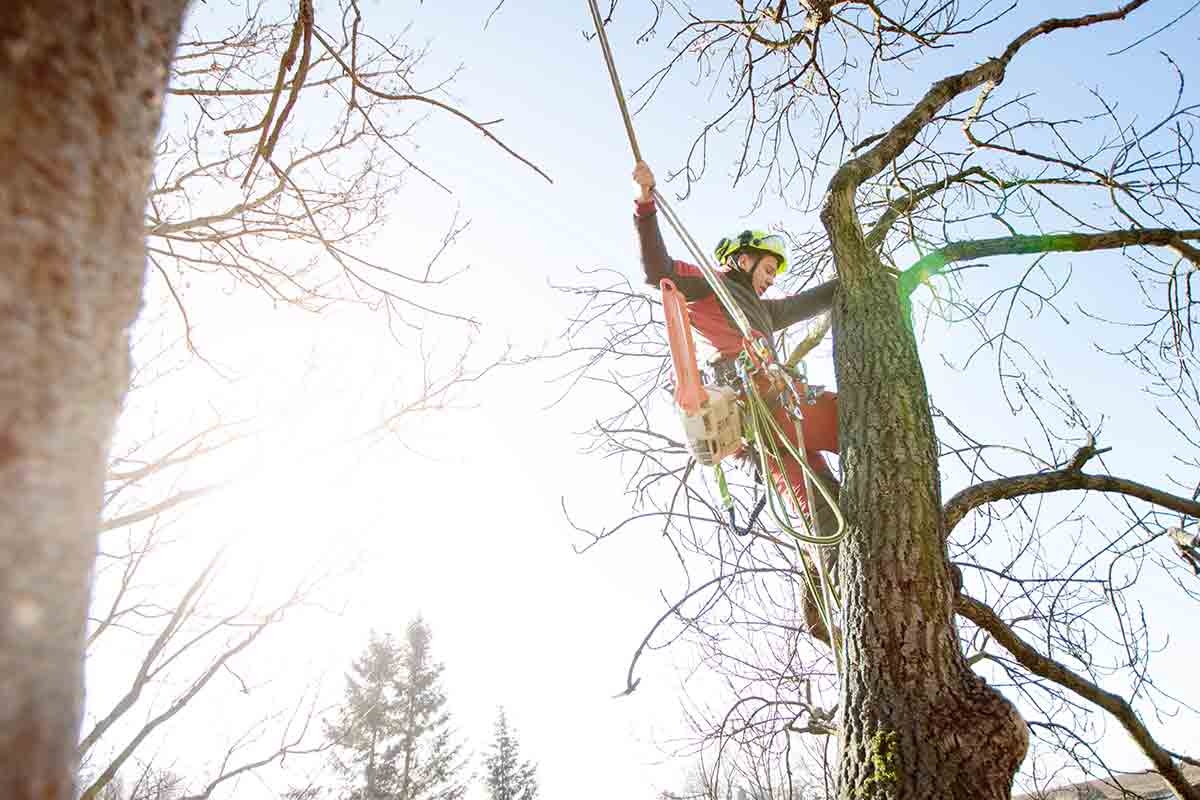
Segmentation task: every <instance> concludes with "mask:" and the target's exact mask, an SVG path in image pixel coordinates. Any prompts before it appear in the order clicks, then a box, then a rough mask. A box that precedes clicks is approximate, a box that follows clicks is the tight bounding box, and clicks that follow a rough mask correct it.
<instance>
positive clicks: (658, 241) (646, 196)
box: [633, 161, 839, 530]
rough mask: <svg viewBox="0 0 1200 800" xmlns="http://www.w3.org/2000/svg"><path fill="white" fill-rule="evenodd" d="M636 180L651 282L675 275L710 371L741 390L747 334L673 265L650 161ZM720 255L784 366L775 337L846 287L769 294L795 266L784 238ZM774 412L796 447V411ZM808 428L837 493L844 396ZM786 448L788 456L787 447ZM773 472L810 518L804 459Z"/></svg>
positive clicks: (826, 397)
mask: <svg viewBox="0 0 1200 800" xmlns="http://www.w3.org/2000/svg"><path fill="white" fill-rule="evenodd" d="M633 180H634V182H635V183H636V184H637V186H638V189H639V193H638V196H637V199H636V203H635V209H636V210H635V215H634V221H635V224H636V226H637V232H638V239H639V242H640V245H641V257H642V267H643V268H644V270H645V273H646V282H647V283H649V284H650V285H652V286H656V287H657V286H658V285H659V281H661V280H662V279H663V278H669V279H670V280H671V281H672V282H673V283H674V284H675V286H676V288H678V289H679V291H680V292H682V293H683V295H684V296H685V297H686V299H687V302H688V311H689V316H690V319H691V324H692V327H693V328H694V329H695V331H696V332H697V333H698V334H699V335H700V337H701V338H702V339H703V340H704V342H706V343H707V344H708V345H709V346H711V348H712V350H713V351H715V352H714V354H713V355H712V356H711V358H710V360H709V363H708V373H709V375H710V376H711V378H712V381H713V382H714V383H716V384H721V385H736V384H737V383H738V381H739V377H738V373H737V370H736V366H735V359H736V358H737V357H738V355H739V354H740V353H741V352H742V348H743V346H744V340H743V337H742V334H741V333H740V332H739V331H738V328H737V326H736V325H735V324H734V323H733V321H732V320H731V319H730V317H729V315H728V313H727V312H726V311H725V309H724V308H723V307H722V305H721V303H720V302H719V300H718V299H717V297H716V295H715V294H714V293H713V290H712V288H711V286H709V284H708V282H707V281H706V280H705V278H704V277H703V275H702V273H701V271H700V269H699V268H698V267H697V266H695V265H693V264H688V263H686V262H684V261H676V260H673V259H672V258H671V257H670V256H669V255H667V249H666V246H665V245H664V244H663V238H662V233H661V232H660V231H659V227H658V218H657V213H656V208H655V202H654V195H653V190H654V174H653V173H652V172H651V170H650V167H649V166H647V165H646V163H645V162H644V161H639V162H638V163H637V166H636V167H635V168H634V172H633ZM716 257H717V261H718V262H720V265H721V266H723V267H724V268H725V270H724V271H723V272H722V273H720V278H721V279H722V280H723V281H724V283H725V285H726V287H727V288H728V290H729V294H730V295H731V296H732V298H733V300H734V301H735V302H736V303H737V304H738V306H739V307H740V308H741V309H742V311H743V313H744V314H745V316H746V319H747V320H748V321H749V323H750V326H751V328H752V330H753V332H754V333H755V335H757V336H761V337H762V338H763V339H764V340H765V342H766V343H767V345H768V346H769V348H770V349H771V351H772V352H773V353H775V357H776V361H777V362H778V363H783V361H784V360H783V359H781V358H779V357H778V353H777V352H775V336H774V334H775V332H776V331H782V330H784V329H785V328H787V327H789V326H791V325H793V324H795V323H797V322H800V321H802V320H806V319H810V318H812V317H816V316H819V315H820V314H823V313H825V312H828V311H829V310H830V306H831V304H832V302H833V296H834V292H835V291H836V290H837V286H838V282H837V281H836V280H832V281H829V282H827V283H823V284H821V285H820V286H818V287H816V288H815V289H809V290H807V291H803V292H799V293H797V294H794V295H791V296H790V297H784V298H780V299H772V298H765V297H763V296H762V295H763V293H764V292H766V291H767V289H769V288H770V287H771V285H772V284H773V283H774V282H775V279H776V277H778V276H779V275H781V274H782V273H783V272H784V270H786V269H787V250H786V247H785V245H784V241H783V238H782V237H781V236H777V235H770V234H767V233H764V232H761V231H744V232H742V233H741V234H739V235H737V236H734V237H730V238H725V239H722V240H721V242H720V243H719V244H718V245H717V248H716ZM760 380H761V381H763V383H761V384H760V390H762V392H763V393H764V394H766V395H768V396H771V395H772V394H773V395H775V396H778V391H777V389H778V387H770V386H768V385H766V383H765V381H766V379H765V378H762V379H760ZM772 388H775V389H776V391H774V392H772V391H771V390H772ZM772 413H773V415H774V417H775V420H776V421H777V422H778V423H779V427H780V429H781V430H782V431H783V432H784V433H785V435H787V436H788V437H789V439H790V442H791V444H792V445H793V446H795V444H796V441H797V439H796V431H795V420H794V419H793V417H792V416H791V414H790V413H789V412H788V409H787V408H786V407H785V406H784V405H783V404H782V403H775V404H773V408H772ZM801 430H802V432H803V438H804V446H805V457H806V458H807V460H808V464H809V466H810V467H811V468H812V469H813V471H814V472H816V473H817V475H818V476H820V477H821V478H822V479H823V480H825V481H826V482H827V484H828V485H830V486H833V487H835V488H836V481H835V480H834V478H833V475H832V473H831V471H830V468H829V465H828V463H827V462H826V461H825V458H824V456H823V455H821V451H826V452H831V453H837V452H839V450H838V428H837V395H836V394H834V393H833V392H828V391H820V392H818V393H816V395H815V397H813V398H812V402H811V403H810V404H806V405H805V406H804V409H803V418H802V423H801ZM780 449H781V450H782V451H783V452H785V453H786V448H782V447H781V448H780ZM771 472H772V474H771V476H770V478H771V480H772V481H773V482H774V484H775V486H776V489H777V491H778V492H779V493H780V494H781V495H782V496H785V497H787V496H792V494H793V493H794V496H795V497H796V498H797V499H798V500H799V502H800V506H801V508H800V511H801V512H802V513H804V514H807V513H808V511H809V509H808V498H807V496H806V493H805V491H804V473H803V471H802V469H801V466H800V465H799V464H798V463H797V462H796V460H795V459H794V458H791V457H790V456H786V455H785V457H784V458H782V459H781V462H774V461H773V462H771ZM817 495H818V503H817V509H818V514H819V516H820V517H821V525H822V527H824V528H826V529H827V530H832V529H833V528H832V527H831V526H833V525H834V523H833V522H832V520H828V519H827V518H828V517H830V516H831V514H830V513H829V509H828V508H827V507H826V505H825V503H824V502H823V499H822V498H820V492H819V491H818V492H817Z"/></svg>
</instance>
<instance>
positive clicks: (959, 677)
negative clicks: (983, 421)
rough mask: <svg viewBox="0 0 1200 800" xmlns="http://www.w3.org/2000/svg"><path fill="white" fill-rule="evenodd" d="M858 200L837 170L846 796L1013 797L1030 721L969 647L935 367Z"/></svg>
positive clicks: (842, 786)
mask: <svg viewBox="0 0 1200 800" xmlns="http://www.w3.org/2000/svg"><path fill="white" fill-rule="evenodd" d="M853 200H854V189H853V185H852V184H849V185H847V184H840V185H839V183H838V182H837V181H836V180H835V183H834V184H833V186H832V188H831V191H830V194H829V196H828V197H827V199H826V205H825V208H824V209H823V213H822V222H823V223H824V225H825V228H826V230H827V231H828V233H829V236H830V241H831V244H832V248H833V253H834V259H835V262H836V264H837V269H838V275H839V277H840V278H841V280H842V289H841V292H840V294H839V297H838V299H837V301H836V303H835V306H834V340H835V341H836V342H837V348H836V369H837V381H838V390H839V397H840V418H839V425H840V426H841V430H840V441H841V450H842V466H843V486H842V494H841V505H842V510H843V512H844V513H845V515H846V518H847V524H848V531H847V535H846V538H845V540H844V541H843V542H842V545H841V554H840V555H841V558H840V564H839V568H840V571H841V586H842V619H843V620H844V622H843V624H844V626H845V631H844V658H843V663H844V664H845V668H844V673H843V676H842V696H841V703H840V705H839V714H840V728H841V732H842V739H841V744H842V752H841V757H840V762H839V771H838V779H839V783H838V785H839V796H840V797H841V798H843V800H863V798H904V799H905V800H910V799H911V798H961V797H973V798H984V799H985V800H1007V798H1008V797H1009V795H1010V793H1011V789H1012V778H1013V775H1014V773H1015V772H1016V770H1017V768H1018V767H1019V766H1020V763H1021V760H1022V759H1023V758H1024V755H1025V750H1026V747H1027V745H1028V731H1027V728H1026V726H1025V724H1024V722H1023V721H1022V720H1021V718H1020V716H1019V714H1018V713H1017V711H1016V709H1015V708H1014V707H1013V706H1012V704H1011V703H1009V702H1008V701H1007V700H1006V699H1004V697H1003V696H1001V695H1000V694H999V693H998V692H996V691H995V690H993V689H992V688H991V687H989V686H988V685H987V684H986V683H985V682H984V681H983V680H982V679H981V678H979V677H978V676H977V675H975V674H974V673H973V672H972V671H971V670H970V668H969V667H968V666H967V664H966V662H965V661H964V659H963V657H962V652H961V650H960V648H959V643H958V636H957V632H956V629H955V623H954V607H953V603H954V587H953V581H952V578H951V574H950V570H949V566H948V562H947V556H946V549H945V542H944V537H943V535H942V513H941V502H940V493H941V492H940V484H939V479H938V469H937V447H936V439H935V437H934V430H933V420H932V417H931V415H930V412H929V401H928V396H927V392H926V388H925V380H924V375H923V373H922V370H921V365H920V361H919V359H918V356H917V350H916V343H915V340H914V339H913V336H912V334H911V332H910V331H909V330H908V328H907V327H906V326H905V325H904V324H903V322H902V315H901V313H900V306H899V299H898V296H897V293H896V285H895V282H894V280H892V279H891V278H890V277H889V276H888V275H887V273H886V272H885V271H884V269H883V268H882V266H881V265H880V264H879V262H878V259H877V258H876V257H875V256H874V255H873V254H872V253H871V251H869V250H868V248H867V247H866V244H865V242H864V239H863V234H862V231H861V229H860V227H859V225H858V222H857V218H856V216H855V213H854V203H853Z"/></svg>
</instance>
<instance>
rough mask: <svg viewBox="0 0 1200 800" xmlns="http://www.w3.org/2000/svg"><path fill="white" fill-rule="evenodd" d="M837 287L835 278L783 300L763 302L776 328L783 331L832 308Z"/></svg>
mask: <svg viewBox="0 0 1200 800" xmlns="http://www.w3.org/2000/svg"><path fill="white" fill-rule="evenodd" d="M837 288H838V282H837V280H836V279H834V280H832V281H829V282H828V283H822V284H821V285H820V286H818V287H816V288H815V289H808V290H807V291H803V292H800V293H798V294H794V295H792V296H791V297H784V298H783V299H781V300H763V301H762V303H763V305H764V306H766V307H767V313H769V314H770V315H771V324H772V325H773V326H774V330H777V331H781V330H783V329H784V328H787V327H790V326H792V325H795V324H796V323H797V322H799V321H800V320H804V319H811V318H812V317H815V316H818V315H820V314H824V313H825V312H826V311H828V310H829V309H830V308H832V307H833V293H834V292H835V291H837Z"/></svg>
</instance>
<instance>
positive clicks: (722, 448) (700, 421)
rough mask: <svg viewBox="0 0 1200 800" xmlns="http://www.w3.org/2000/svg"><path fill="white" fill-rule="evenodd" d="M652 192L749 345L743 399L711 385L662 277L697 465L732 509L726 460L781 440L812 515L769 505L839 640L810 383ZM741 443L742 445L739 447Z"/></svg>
mask: <svg viewBox="0 0 1200 800" xmlns="http://www.w3.org/2000/svg"><path fill="white" fill-rule="evenodd" d="M588 8H589V9H590V11H591V14H592V22H593V24H594V25H595V29H596V38H597V39H598V40H599V41H600V49H601V51H602V53H603V54H604V62H605V64H606V66H607V67H608V76H609V78H610V80H611V81H612V87H613V92H614V93H615V95H616V98H617V105H618V107H619V108H620V112H621V117H622V120H623V121H624V123H625V133H626V134H627V135H628V137H629V145H630V148H631V149H632V150H633V157H634V160H635V161H639V162H640V161H642V154H641V148H640V147H638V142H637V136H636V134H635V133H634V130H633V121H632V119H631V118H630V115H629V108H628V106H627V105H626V103H625V95H624V92H623V91H622V90H621V81H620V78H619V77H618V76H617V68H616V63H615V61H614V59H613V54H612V49H611V48H610V47H609V44H608V36H607V35H606V33H605V30H604V22H603V20H602V19H601V17H600V9H599V8H598V7H597V5H596V0H588ZM652 194H653V197H654V199H655V203H656V206H657V207H658V209H659V210H660V211H662V213H663V216H664V217H665V218H666V220H667V223H668V224H669V225H670V226H671V228H672V229H673V230H674V231H675V233H676V235H678V236H679V239H680V240H681V241H682V242H683V244H684V246H685V247H686V248H687V250H688V252H689V253H690V254H691V256H692V259H693V262H694V263H695V264H696V265H697V266H698V267H699V269H700V273H701V275H703V276H704V279H705V281H706V282H707V283H708V285H709V287H710V288H711V289H712V291H713V294H714V295H715V296H716V298H717V300H718V302H720V304H721V306H722V307H723V308H724V310H725V312H726V313H727V314H728V315H729V317H730V319H731V320H732V321H733V323H734V325H735V326H737V329H738V331H739V332H740V333H741V334H742V343H743V349H742V352H741V354H740V355H739V356H738V357H737V359H736V364H737V366H736V369H737V372H738V375H739V377H740V379H741V381H740V382H741V386H742V388H743V393H742V394H741V395H740V396H739V395H738V394H737V393H736V392H735V391H734V390H733V389H731V388H730V387H728V386H719V385H705V384H704V383H703V382H702V381H701V379H700V370H699V367H698V365H697V362H696V354H695V343H694V341H693V339H692V333H691V324H690V320H689V318H688V312H687V304H686V302H685V300H684V298H683V295H682V294H681V293H680V292H679V291H678V289H676V287H675V285H674V284H673V283H672V282H671V281H669V280H664V281H662V283H661V284H660V289H662V293H663V311H664V316H665V318H666V322H667V334H668V339H669V341H670V344H671V358H672V362H673V366H674V368H675V380H676V389H675V399H676V404H677V405H678V406H679V409H680V414H681V417H682V418H683V423H684V431H685V433H686V434H687V437H688V449H689V450H690V451H691V452H692V455H693V456H695V458H696V460H697V461H698V462H700V463H701V464H704V465H706V466H712V467H714V468H715V470H716V473H717V481H718V484H719V488H720V491H721V495H722V500H723V502H724V503H725V506H726V508H727V509H731V508H732V505H733V500H732V496H731V495H730V494H729V489H728V486H727V484H726V482H725V474H724V471H723V470H722V469H721V466H720V462H721V461H722V460H723V459H724V458H726V457H727V456H729V455H733V454H734V453H736V452H738V451H739V450H740V449H742V447H743V442H742V440H743V439H746V440H748V443H749V445H750V446H751V447H754V448H756V449H757V451H758V455H759V468H760V471H761V474H762V475H770V474H771V471H770V464H771V463H776V464H782V463H783V458H784V456H783V453H781V452H780V448H779V443H780V442H782V443H783V447H784V450H785V451H786V453H787V455H788V456H790V457H791V458H792V459H793V460H795V461H796V463H797V464H799V465H800V468H801V471H802V473H803V475H804V492H805V496H806V497H807V498H809V512H810V513H809V514H808V515H807V517H806V516H805V515H804V514H800V515H799V516H800V519H801V522H802V524H803V528H804V530H803V531H801V530H798V529H797V528H796V527H795V526H793V525H792V524H791V521H790V515H789V513H788V511H787V509H786V508H784V507H783V503H782V502H781V498H780V497H779V496H778V495H779V494H780V493H779V491H778V489H777V487H774V486H773V485H772V482H771V481H770V480H766V481H764V482H765V484H766V486H765V488H764V493H765V506H766V508H767V510H768V512H769V513H770V515H771V517H772V518H773V519H774V520H775V522H776V523H777V524H778V525H779V527H780V529H781V530H783V531H785V532H786V533H788V534H789V535H790V536H791V537H792V539H793V541H794V542H795V546H796V549H797V552H798V554H799V557H800V558H801V561H802V562H803V559H804V551H803V549H802V547H801V545H810V546H812V547H813V548H814V553H813V555H812V558H813V561H815V562H816V570H817V575H818V582H819V584H820V586H814V585H813V584H812V581H811V578H810V576H809V573H808V570H807V569H801V570H800V572H801V574H802V575H803V576H804V580H805V582H806V584H808V589H809V591H810V592H811V594H812V596H813V598H814V600H815V601H816V603H817V605H818V607H819V609H818V610H819V612H820V615H821V618H822V622H823V623H824V624H825V626H826V630H827V631H828V632H829V636H830V641H831V642H833V641H834V639H835V637H836V634H835V626H834V624H833V623H834V620H833V609H834V608H836V607H838V606H837V605H836V596H835V591H836V590H835V588H834V587H833V586H832V579H831V576H830V574H829V570H828V568H827V566H826V565H825V563H824V554H823V548H824V547H826V546H829V545H834V544H837V543H838V542H839V541H841V539H842V537H843V535H844V534H845V529H846V523H845V518H844V517H843V516H842V513H841V509H840V508H839V506H838V502H837V500H836V498H834V497H833V495H832V493H831V492H830V490H829V488H828V487H826V486H825V484H824V482H823V481H822V480H821V479H820V478H819V476H817V475H816V474H815V473H814V471H813V469H812V467H811V466H810V465H809V463H808V459H807V458H805V456H804V452H805V448H804V432H803V430H802V427H801V420H802V418H803V410H802V405H804V404H805V403H807V402H808V401H810V400H811V398H810V397H809V396H808V389H807V381H805V382H804V385H805V387H806V388H805V389H803V390H800V389H798V388H797V386H796V381H795V380H794V377H793V375H792V373H791V372H790V371H789V370H788V369H785V368H784V366H783V365H780V364H779V363H778V362H777V361H776V359H775V356H774V354H773V353H772V352H771V348H770V347H769V346H768V344H767V342H766V341H765V338H764V337H761V336H757V335H755V333H754V331H753V330H752V329H751V327H750V323H749V320H748V319H747V318H746V314H745V312H744V311H743V310H742V308H741V307H740V306H739V305H738V304H737V303H736V302H735V301H734V299H733V297H732V295H730V294H729V290H728V288H727V287H726V286H725V283H724V281H722V280H721V278H720V276H719V275H718V274H717V271H716V269H715V268H714V267H713V265H712V264H711V263H710V261H709V259H708V256H707V254H706V253H705V252H704V250H703V248H701V247H700V246H699V245H698V244H697V243H696V241H695V239H693V238H692V236H691V234H689V233H688V231H687V229H686V228H685V227H684V225H683V223H682V221H681V220H680V219H679V217H678V215H677V214H676V213H675V211H674V209H672V208H671V205H670V204H669V203H668V202H667V200H666V198H665V197H663V196H662V194H660V193H659V191H658V189H657V188H655V189H653V190H652ZM743 238H745V239H746V240H747V241H746V243H745V244H743V243H742V239H743ZM755 239H757V240H758V243H757V244H752V242H754V240H755ZM776 240H777V241H776ZM743 246H744V247H755V248H757V249H762V250H767V251H768V252H772V253H775V254H776V255H778V257H779V260H780V266H781V268H782V267H785V266H786V263H787V259H786V252H787V251H786V248H785V247H784V246H783V241H782V239H780V238H779V237H772V236H770V235H768V234H764V233H762V232H756V231H745V232H743V233H742V234H740V235H739V236H738V237H736V238H734V239H722V240H721V242H720V243H718V245H717V248H716V254H717V256H718V258H721V257H722V255H721V254H725V255H730V254H732V253H733V252H735V251H736V249H739V248H740V247H743ZM776 248H778V249H776ZM795 360H798V359H795ZM791 361H792V360H789V365H788V366H790V367H795V366H798V365H797V364H792V363H791ZM760 379H761V380H762V382H763V383H764V384H765V385H767V386H773V387H779V388H780V395H781V397H780V400H781V401H782V402H785V403H787V405H788V410H789V412H790V413H791V414H792V417H793V420H794V425H795V432H796V444H797V445H798V446H793V444H792V443H791V441H789V439H788V438H787V437H786V436H785V435H784V434H783V431H782V430H781V429H780V427H779V423H778V422H777V421H776V420H775V417H774V415H773V414H772V413H771V408H770V405H769V404H768V401H767V399H766V398H765V397H763V395H762V391H761V390H760V388H759V385H758V381H759V380H760ZM742 416H745V418H746V424H744V425H743V424H742V423H741V422H740V418H741V417H742ZM735 433H736V435H735ZM735 441H736V444H737V447H734V446H733V445H734V442H735ZM731 448H732V449H731ZM784 483H786V484H787V492H788V495H789V498H788V499H790V500H791V503H792V507H793V508H795V509H800V508H802V505H801V503H800V500H799V498H798V497H797V495H796V491H795V487H793V486H792V485H791V484H790V483H789V482H787V481H784ZM814 489H815V490H816V491H818V492H819V493H820V494H821V497H822V498H823V499H824V501H825V502H826V503H827V504H828V505H829V507H830V509H831V510H832V511H833V513H834V516H835V518H836V520H837V530H836V531H835V532H833V533H831V534H824V533H823V532H822V531H821V530H820V523H819V520H818V515H817V513H816V509H815V503H814V501H815V499H816V495H815V494H814ZM758 513H759V512H758V511H755V513H754V516H753V517H752V518H751V525H753V520H754V518H755V517H757V515H758ZM810 518H811V519H810ZM734 531H735V532H737V528H736V526H734ZM840 650H841V648H840V647H836V646H835V647H834V648H833V651H834V654H835V660H836V665H837V668H838V672H839V673H840V672H841V658H842V656H841V652H840Z"/></svg>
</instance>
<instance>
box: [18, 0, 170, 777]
mask: <svg viewBox="0 0 1200 800" xmlns="http://www.w3.org/2000/svg"><path fill="white" fill-rule="evenodd" d="M185 6H186V2H185V0H124V2H120V3H116V2H101V0H90V2H84V1H82V0H74V1H72V2H62V1H61V0H15V1H14V2H10V3H6V4H5V9H4V13H3V14H2V15H0V154H3V158H4V168H3V171H0V253H3V255H4V262H3V267H2V268H0V797H4V798H6V800H35V798H36V800H68V798H70V797H71V796H72V794H73V788H74V780H75V772H76V769H77V756H76V740H77V738H78V735H79V717H80V711H81V704H82V695H83V669H82V665H83V636H84V629H85V622H86V612H87V605H88V595H89V583H90V576H91V569H92V562H93V559H94V556H95V549H96V533H97V528H98V517H99V510H100V502H101V492H102V488H103V479H104V469H105V462H106V458H107V453H108V446H109V440H110V437H111V433H112V428H113V422H114V419H115V417H116V414H117V412H118V410H119V409H120V406H121V400H122V397H123V395H124V392H125V388H126V384H127V382H128V375H129V346H128V338H127V329H128V327H129V325H130V323H131V322H132V321H133V319H134V316H135V314H136V312H137V308H138V303H139V297H140V294H141V287H142V276H143V263H144V252H143V236H142V230H143V208H144V205H145V197H146V187H147V183H148V180H149V175H150V168H151V163H152V152H153V144H154V136H155V133H156V131H157V128H158V123H159V119H160V117H161V100H162V95H163V90H164V88H165V84H166V76H167V65H168V63H169V58H170V55H171V52H172V50H173V47H174V44H175V40H176V37H177V35H178V31H179V27H180V24H181V22H182V17H183V12H184V8H185Z"/></svg>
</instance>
